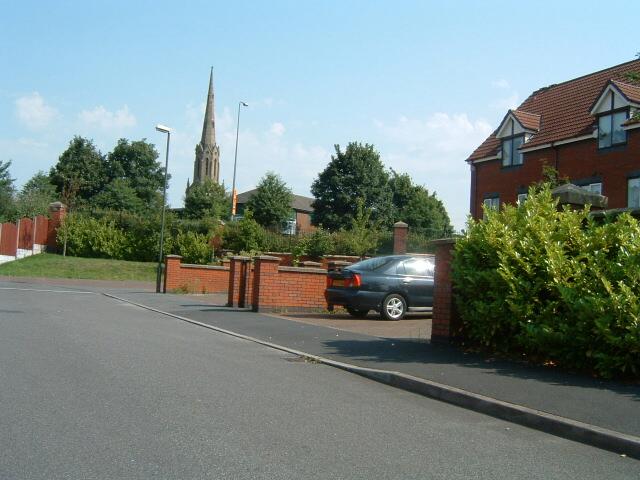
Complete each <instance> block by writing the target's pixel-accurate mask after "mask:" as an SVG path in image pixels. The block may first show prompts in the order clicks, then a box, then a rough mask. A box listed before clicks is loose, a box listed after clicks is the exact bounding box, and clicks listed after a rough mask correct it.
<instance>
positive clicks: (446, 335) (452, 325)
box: [431, 238, 461, 343]
mask: <svg viewBox="0 0 640 480" xmlns="http://www.w3.org/2000/svg"><path fill="white" fill-rule="evenodd" d="M455 243H456V240H455V239H453V238H445V239H441V240H433V241H431V245H433V246H434V247H435V250H436V257H435V262H436V271H435V277H434V292H433V317H432V322H431V342H433V343H449V342H450V341H451V340H452V339H454V338H455V337H458V336H459V335H460V333H461V330H460V329H461V322H460V319H459V317H458V315H457V313H456V309H455V305H454V302H453V279H452V276H451V260H452V258H453V248H454V246H455Z"/></svg>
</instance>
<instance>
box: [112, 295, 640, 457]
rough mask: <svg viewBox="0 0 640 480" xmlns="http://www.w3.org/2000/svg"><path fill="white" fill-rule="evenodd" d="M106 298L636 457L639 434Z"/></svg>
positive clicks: (486, 413) (146, 306) (639, 439)
mask: <svg viewBox="0 0 640 480" xmlns="http://www.w3.org/2000/svg"><path fill="white" fill-rule="evenodd" d="M102 294H103V295H104V296H106V297H109V298H113V299H115V300H119V301H121V302H126V303H129V304H131V305H135V306H137V307H141V308H144V309H146V310H150V311H152V312H156V313H159V314H162V315H166V316H169V317H173V318H176V319H178V320H182V321H184V322H187V323H191V324H194V325H198V326H201V327H205V328H208V329H210V330H214V331H217V332H220V333H224V334H226V335H231V336H233V337H237V338H241V339H243V340H248V341H250V342H254V343H258V344H260V345H264V346H266V347H270V348H273V349H276V350H281V351H284V352H287V353H291V354H294V355H298V356H301V357H304V358H308V359H310V360H313V361H316V362H318V363H322V364H324V365H328V366H332V367H335V368H339V369H341V370H345V371H347V372H351V373H355V374H357V375H360V376H363V377H366V378H369V379H371V380H374V381H377V382H380V383H384V384H386V385H389V386H392V387H396V388H400V389H402V390H406V391H409V392H413V393H417V394H419V395H423V396H426V397H429V398H433V399H435V400H440V401H443V402H446V403H449V404H452V405H456V406H458V407H462V408H465V409H468V410H473V411H475V412H479V413H483V414H485V415H489V416H492V417H495V418H499V419H501V420H506V421H508V422H512V423H517V424H519V425H522V426H525V427H529V428H533V429H536V430H540V431H543V432H545V433H549V434H552V435H556V436H558V437H563V438H566V439H569V440H574V441H577V442H580V443H584V444H587V445H591V446H594V447H598V448H601V449H604V450H609V451H611V452H615V453H618V454H624V455H627V456H629V457H631V458H635V459H638V460H640V437H636V436H633V435H628V434H624V433H620V432H616V431H614V430H609V429H606V428H602V427H598V426H596V425H591V424H588V423H584V422H579V421H577V420H571V419H569V418H565V417H561V416H558V415H554V414H551V413H546V412H543V411H540V410H535V409H532V408H529V407H524V406H522V405H516V404H513V403H509V402H505V401H502V400H498V399H495V398H491V397H487V396H485V395H480V394H477V393H473V392H469V391H466V390H463V389H460V388H456V387H451V386H448V385H444V384H441V383H437V382H433V381H431V380H426V379H423V378H419V377H414V376H411V375H407V374H404V373H401V372H396V371H391V370H378V369H373V368H367V367H359V366H356V365H352V364H349V363H343V362H338V361H336V360H331V359H329V358H325V357H321V356H318V355H312V354H309V353H306V352H302V351H299V350H295V349H292V348H289V347H285V346H282V345H278V344H275V343H271V342H267V341H264V340H260V339H258V338H254V337H250V336H248V335H243V334H241V333H236V332H233V331H231V330H226V329H224V328H220V327H216V326H214V325H209V324H206V323H203V322H199V321H197V320H193V319H190V318H187V317H182V316H180V315H176V314H173V313H170V312H165V311H163V310H159V309H157V308H154V307H150V306H148V305H144V304H141V303H137V302H134V301H131V300H128V299H125V298H122V297H118V296H116V295H113V294H110V293H105V292H102Z"/></svg>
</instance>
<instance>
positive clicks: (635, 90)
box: [611, 80, 640, 103]
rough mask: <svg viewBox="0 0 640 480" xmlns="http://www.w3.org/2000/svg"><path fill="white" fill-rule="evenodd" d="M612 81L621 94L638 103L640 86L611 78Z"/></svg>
mask: <svg viewBox="0 0 640 480" xmlns="http://www.w3.org/2000/svg"><path fill="white" fill-rule="evenodd" d="M611 83H613V84H614V85H615V86H616V87H618V90H620V91H621V92H622V94H623V95H624V96H625V97H627V100H629V101H630V102H633V103H640V86H639V85H632V84H630V83H622V82H617V81H615V80H613V81H612V82H611Z"/></svg>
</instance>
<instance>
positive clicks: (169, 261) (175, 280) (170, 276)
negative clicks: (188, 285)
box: [162, 255, 183, 293]
mask: <svg viewBox="0 0 640 480" xmlns="http://www.w3.org/2000/svg"><path fill="white" fill-rule="evenodd" d="M181 263H182V257H181V256H180V255H166V256H165V257H164V265H165V270H164V288H163V289H162V293H167V290H169V291H172V290H175V289H176V288H178V287H180V285H181V284H182V280H183V278H182V275H180V269H181V267H180V265H181Z"/></svg>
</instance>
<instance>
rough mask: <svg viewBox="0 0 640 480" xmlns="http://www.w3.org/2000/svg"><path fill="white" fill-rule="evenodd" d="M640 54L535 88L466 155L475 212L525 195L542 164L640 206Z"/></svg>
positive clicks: (617, 201)
mask: <svg viewBox="0 0 640 480" xmlns="http://www.w3.org/2000/svg"><path fill="white" fill-rule="evenodd" d="M633 74H640V60H634V61H631V62H627V63H623V64H621V65H617V66H614V67H611V68H607V69H605V70H601V71H599V72H595V73H590V74H588V75H584V76H582V77H579V78H576V79H573V80H569V81H566V82H563V83H559V84H556V85H551V86H549V87H545V88H541V89H540V90H537V91H535V92H533V93H532V94H531V95H530V96H529V98H527V99H526V100H525V101H524V102H523V103H522V104H521V105H520V106H519V107H518V108H517V109H515V110H509V111H508V112H507V114H506V115H505V116H504V118H503V120H502V122H501V123H500V125H499V126H498V128H497V129H496V130H495V131H494V132H493V133H492V134H491V135H490V136H489V138H487V139H486V140H485V141H484V142H483V143H482V144H481V145H480V146H479V147H478V148H477V149H476V150H475V151H474V152H473V153H472V154H471V155H470V156H469V158H468V159H467V162H468V163H469V164H470V165H471V205H470V209H471V215H472V216H473V217H474V218H481V217H482V215H483V213H482V212H483V208H482V207H483V205H484V206H486V207H489V208H498V207H499V206H500V204H502V203H505V202H506V203H516V202H518V201H520V200H522V199H523V198H525V197H526V194H527V189H528V187H529V186H530V185H531V184H532V183H535V182H538V181H540V180H541V179H542V178H543V167H544V166H545V165H548V166H550V167H553V168H555V169H556V170H557V171H558V172H559V174H560V176H561V177H568V178H569V180H570V181H571V183H573V184H575V185H577V186H580V187H582V188H585V189H588V190H589V191H591V192H593V193H597V194H600V195H604V196H607V197H608V198H609V204H608V206H609V208H638V207H640V119H638V118H637V117H634V115H635V114H636V113H638V112H640V82H638V81H637V80H634V78H635V77H634V76H633Z"/></svg>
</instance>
